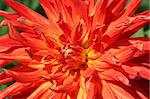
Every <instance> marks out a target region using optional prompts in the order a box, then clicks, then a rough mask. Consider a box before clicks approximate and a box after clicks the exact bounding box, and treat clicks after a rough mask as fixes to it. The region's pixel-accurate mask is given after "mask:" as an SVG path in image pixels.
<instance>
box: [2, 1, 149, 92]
mask: <svg viewBox="0 0 150 99" xmlns="http://www.w3.org/2000/svg"><path fill="white" fill-rule="evenodd" d="M16 1H18V2H20V3H22V4H24V5H26V6H28V7H29V8H31V9H33V10H34V11H36V12H38V13H40V14H42V15H43V16H45V17H46V15H45V13H44V10H43V9H42V7H41V5H40V4H39V0H16ZM148 9H150V7H149V0H143V2H142V3H141V6H140V7H139V9H138V11H137V13H139V12H142V11H144V10H148ZM0 10H4V11H7V12H13V10H12V9H11V8H10V7H9V6H7V4H6V3H5V2H4V0H0ZM1 20H3V18H2V17H0V22H1ZM7 32H8V27H2V26H0V36H1V35H4V34H6V33H7ZM132 37H150V29H149V26H145V27H144V28H142V29H140V30H139V31H138V32H137V33H135V34H134V35H133V36H132ZM16 65H19V64H18V63H16V62H13V63H11V64H8V65H6V66H4V67H3V68H5V69H9V68H11V67H14V66H16ZM2 71H3V70H2V69H0V72H2ZM12 83H14V82H9V83H7V84H5V85H0V90H2V89H4V88H6V87H7V86H9V85H11V84H12Z"/></svg>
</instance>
